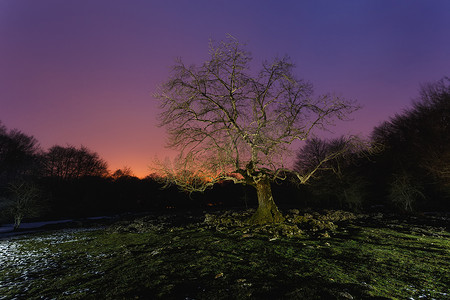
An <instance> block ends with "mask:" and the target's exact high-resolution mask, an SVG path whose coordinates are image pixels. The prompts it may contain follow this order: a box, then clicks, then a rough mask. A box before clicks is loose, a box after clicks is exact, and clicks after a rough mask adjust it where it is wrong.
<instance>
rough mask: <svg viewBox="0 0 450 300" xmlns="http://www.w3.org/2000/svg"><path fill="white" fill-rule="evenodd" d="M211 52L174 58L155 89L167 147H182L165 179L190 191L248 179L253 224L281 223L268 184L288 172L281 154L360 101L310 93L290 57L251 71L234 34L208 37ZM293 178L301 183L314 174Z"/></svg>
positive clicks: (276, 59) (248, 55)
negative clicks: (216, 39)
mask: <svg viewBox="0 0 450 300" xmlns="http://www.w3.org/2000/svg"><path fill="white" fill-rule="evenodd" d="M210 55H211V58H210V59H209V60H208V61H207V62H205V63H204V64H203V65H201V66H199V67H196V66H187V65H185V64H184V63H183V62H182V61H181V60H178V61H177V63H176V65H175V66H174V67H173V73H172V76H171V77H170V78H169V80H168V81H167V82H166V83H165V84H164V85H162V87H161V88H160V90H159V91H158V93H157V94H156V97H157V98H159V99H160V101H161V109H162V113H161V114H160V121H161V122H160V124H161V126H165V127H167V129H168V133H169V136H170V141H169V144H168V146H169V147H172V148H175V149H178V150H180V153H181V154H180V158H179V160H178V163H177V164H176V166H175V168H172V169H170V168H168V169H166V171H167V176H166V177H165V178H166V179H167V180H172V181H174V182H176V183H177V184H179V185H181V186H182V187H183V188H185V189H188V190H203V189H204V188H206V187H208V186H212V185H213V184H214V183H216V182H218V181H221V180H233V181H234V182H235V183H237V182H240V183H245V184H249V185H251V186H254V187H255V188H256V191H257V195H258V203H259V206H258V209H257V211H256V213H255V215H254V216H253V217H252V218H251V220H250V222H251V223H272V222H281V221H283V216H282V215H281V213H280V212H279V210H278V208H277V206H276V205H275V202H274V200H273V197H272V192H271V186H270V182H271V181H273V180H276V179H279V178H280V179H283V178H285V176H286V172H288V170H287V169H286V168H285V167H284V164H283V155H284V154H286V151H289V146H290V145H291V144H292V143H293V142H294V141H295V140H305V139H306V138H308V136H310V135H311V133H312V131H313V129H315V128H319V129H326V128H327V127H328V126H330V125H332V124H333V121H334V120H335V119H336V118H337V119H346V117H347V115H348V114H349V113H351V112H353V111H354V110H356V109H358V106H357V105H355V103H354V102H352V101H347V100H344V99H341V98H339V97H335V96H332V95H323V96H319V97H314V96H313V88H312V85H311V84H310V83H308V82H305V81H303V80H299V79H297V78H295V76H294V73H293V68H294V65H293V64H292V63H291V62H290V60H289V58H287V57H284V58H275V59H273V60H272V61H266V62H264V63H263V64H262V68H261V70H260V71H259V72H258V73H257V74H252V73H251V72H250V61H251V55H250V53H249V52H247V51H246V50H245V49H244V47H243V45H241V44H240V43H239V42H238V41H237V40H236V39H235V38H233V37H231V36H229V37H228V39H227V40H226V41H223V42H220V43H218V44H214V43H210ZM174 169H175V171H173V170H174ZM186 171H188V172H186ZM180 174H182V175H183V176H178V175H180ZM189 174H190V175H189ZM186 175H188V176H186ZM296 176H297V178H298V179H299V180H300V182H302V183H305V182H306V181H307V180H308V179H309V177H310V176H311V175H310V174H306V175H304V174H299V173H296ZM199 179H202V180H199Z"/></svg>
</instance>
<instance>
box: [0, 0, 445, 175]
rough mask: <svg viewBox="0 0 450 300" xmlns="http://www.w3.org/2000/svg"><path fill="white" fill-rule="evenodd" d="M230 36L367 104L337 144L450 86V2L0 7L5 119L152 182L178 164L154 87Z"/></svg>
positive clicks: (25, 0)
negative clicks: (431, 85)
mask: <svg viewBox="0 0 450 300" xmlns="http://www.w3.org/2000/svg"><path fill="white" fill-rule="evenodd" d="M228 33H229V34H232V35H233V36H235V37H236V38H238V39H239V40H240V41H241V42H245V43H247V45H248V49H249V50H250V51H251V52H252V53H253V56H254V61H255V62H260V61H261V60H263V59H268V58H272V57H274V56H277V55H278V56H283V55H285V54H287V55H289V56H290V57H291V58H292V60H293V61H294V62H295V63H296V66H297V69H296V73H297V75H298V77H299V78H304V79H307V80H309V81H311V82H312V83H313V84H314V86H315V88H316V91H317V93H323V92H334V93H336V94H338V95H342V96H345V97H347V98H350V99H356V100H358V102H359V103H360V104H361V105H363V107H364V108H363V109H362V110H360V111H359V112H358V113H356V114H355V115H354V116H353V118H354V121H352V122H348V123H345V124H344V125H342V126H338V127H336V129H335V132H336V134H348V133H353V134H358V133H360V134H363V135H368V134H369V133H370V132H371V130H372V128H373V127H374V126H376V125H378V124H380V122H382V121H384V120H387V119H388V118H389V117H390V116H392V115H393V114H395V113H396V112H401V111H402V110H403V109H405V108H407V107H408V106H409V105H410V103H411V100H412V99H413V98H415V97H417V94H418V89H419V87H420V85H421V84H423V83H426V82H430V81H436V80H439V79H441V78H442V77H443V76H450V1H448V0H442V1H439V0H431V1H430V0H423V1H414V0H405V1H400V0H395V1H394V0H392V1H383V0H372V1H364V0H355V1H349V0H345V1H344V0H342V1H334V0H333V1H331V0H330V1H321V0H311V1H299V0H295V1H263V0H255V1H250V0H248V1H246V0H236V1H235V0H225V1H212V0H205V1H197V0H189V1H187V0H186V1H168V0H165V1H164V0H161V1H151V0H148V1H139V0H134V1H130V0H123V1H116V0H64V1H61V0H38V1H36V0H0V120H1V121H2V122H3V124H4V125H6V126H7V127H8V128H10V129H12V128H17V129H20V130H22V131H23V132H25V133H27V134H30V135H33V136H35V137H36V138H37V139H38V140H39V142H40V143H41V146H42V148H43V149H47V148H48V147H50V146H52V145H55V144H59V145H67V144H70V145H75V146H79V145H81V144H82V145H85V146H87V147H88V148H90V149H91V150H94V151H96V152H98V153H99V154H100V156H101V157H102V158H104V159H105V160H107V161H108V163H109V166H110V169H111V170H115V169H117V168H120V167H123V166H129V167H131V168H132V169H133V171H134V173H135V174H136V175H138V176H144V175H146V174H149V173H150V170H149V165H151V164H152V161H153V159H154V158H155V156H158V157H159V158H160V159H164V157H166V156H169V157H170V156H172V155H173V152H171V151H170V150H167V149H165V148H164V145H165V141H166V138H167V136H166V134H165V130H164V129H163V128H157V127H156V124H157V118H156V116H157V113H158V109H157V107H158V104H157V102H156V101H155V100H154V99H153V97H152V94H153V93H154V92H155V90H156V87H157V86H158V85H159V84H161V83H162V82H164V81H165V80H166V79H167V78H168V76H169V71H170V67H171V66H172V65H173V64H174V60H175V59H176V58H177V57H181V58H182V59H183V60H184V61H185V62H186V63H189V64H190V63H196V64H201V63H202V62H204V61H205V60H206V59H207V58H208V41H209V39H210V38H213V39H215V40H222V39H225V37H226V34H228Z"/></svg>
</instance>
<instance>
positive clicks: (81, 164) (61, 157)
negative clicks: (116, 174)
mask: <svg viewBox="0 0 450 300" xmlns="http://www.w3.org/2000/svg"><path fill="white" fill-rule="evenodd" d="M44 159H45V171H46V175H47V176H50V177H56V178H60V179H75V178H81V177H84V176H106V175H107V174H108V164H107V163H106V161H104V160H103V159H101V158H100V156H99V155H98V154H97V153H96V152H92V151H90V150H89V149H88V148H86V147H84V146H81V147H80V148H79V149H77V148H76V147H74V146H67V147H62V146H58V145H55V146H53V147H51V148H50V149H49V150H48V152H47V153H46V154H45V156H44Z"/></svg>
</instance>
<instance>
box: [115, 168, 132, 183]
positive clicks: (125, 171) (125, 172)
mask: <svg viewBox="0 0 450 300" xmlns="http://www.w3.org/2000/svg"><path fill="white" fill-rule="evenodd" d="M133 176H134V173H133V170H131V168H130V167H128V166H125V167H123V168H121V169H117V170H115V171H114V172H113V173H112V174H111V178H112V179H114V180H117V179H119V178H122V177H133Z"/></svg>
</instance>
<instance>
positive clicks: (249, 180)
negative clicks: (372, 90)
mask: <svg viewBox="0 0 450 300" xmlns="http://www.w3.org/2000/svg"><path fill="white" fill-rule="evenodd" d="M210 55H211V58H210V60H209V61H207V62H205V63H204V64H203V65H201V66H199V67H196V66H194V65H189V66H188V65H185V64H184V63H183V62H182V61H181V60H179V61H178V62H177V63H176V65H175V66H174V68H173V72H172V75H171V77H170V78H169V80H168V81H167V82H166V83H165V84H163V85H162V86H161V88H160V90H159V92H158V93H157V94H156V95H155V96H156V97H157V98H158V99H160V101H161V110H162V112H161V114H160V124H161V126H165V127H166V128H167V129H168V134H169V137H170V144H169V146H171V147H173V148H175V149H178V150H180V156H179V157H178V159H176V160H175V161H174V163H173V164H172V165H169V164H162V165H161V173H160V174H157V175H152V176H148V177H147V178H144V179H139V178H136V177H134V176H133V174H132V171H131V170H130V169H129V168H127V167H125V168H122V169H118V170H116V171H114V172H112V173H110V172H109V171H108V164H107V163H106V161H104V160H103V159H102V158H101V157H100V156H99V155H98V154H97V153H96V152H94V151H91V150H90V149H88V148H86V147H84V146H81V147H74V146H70V145H69V146H65V147H64V146H59V145H55V146H53V147H51V148H50V149H48V150H47V151H43V150H42V149H41V148H40V147H39V144H38V141H37V140H36V139H35V138H34V137H32V136H29V135H27V134H25V133H23V132H20V131H18V130H15V129H13V130H8V129H7V128H6V127H5V126H3V125H2V124H1V123H0V209H1V210H0V214H1V215H3V217H4V219H5V220H6V219H11V218H14V222H15V224H16V227H18V226H19V225H20V222H21V220H22V219H23V218H32V217H40V218H60V217H81V216H88V215H96V214H97V215H98V214H107V213H118V212H125V211H144V210H155V209H167V208H189V207H191V208H192V207H206V206H220V205H222V206H226V205H228V206H242V205H251V206H254V205H256V204H257V210H256V213H255V214H254V215H253V217H252V218H251V219H250V220H249V221H250V222H251V223H254V224H261V223H273V222H282V221H283V219H284V218H283V215H282V214H281V213H280V211H279V210H278V207H277V204H276V203H275V200H274V199H277V201H276V202H277V203H278V204H282V205H291V206H296V207H317V208H345V209H350V210H370V209H378V210H379V209H384V210H389V211H404V212H408V211H430V210H445V211H449V208H450V207H449V197H450V167H449V166H450V134H449V131H450V124H449V123H450V79H449V78H448V77H445V78H443V79H441V80H440V81H437V82H434V83H430V84H427V85H424V86H422V87H421V89H420V94H419V97H418V98H417V99H416V100H415V101H414V102H413V104H412V107H411V108H409V109H407V110H405V111H403V112H402V113H398V114H396V115H395V116H393V117H392V118H391V119H389V120H387V121H385V122H383V123H382V124H381V125H379V126H377V127H375V128H374V130H373V132H372V134H371V135H370V137H369V138H368V139H366V140H363V139H361V138H358V137H354V136H352V137H344V136H342V137H338V138H335V139H320V138H318V137H317V136H316V135H314V133H315V131H316V130H321V129H325V130H326V128H327V127H328V126H330V125H331V124H334V122H335V121H336V120H344V119H347V117H348V115H349V114H351V113H352V112H354V111H355V110H357V109H359V108H360V107H359V106H358V105H357V104H356V103H355V102H354V101H348V100H346V99H343V98H341V97H336V96H333V95H331V94H325V95H319V96H315V95H314V93H313V88H312V85H311V84H310V83H308V82H306V81H304V80H301V79H297V78H296V77H295V75H294V72H293V68H294V65H293V63H292V62H291V61H290V59H289V58H287V57H284V58H275V59H273V60H272V61H266V62H264V63H263V64H262V66H261V70H260V72H258V73H256V74H254V73H251V72H250V61H251V58H252V57H251V55H250V53H249V52H248V51H246V50H245V48H244V47H243V45H242V44H240V43H239V42H238V41H237V40H236V39H234V38H233V37H231V36H230V37H229V39H228V40H227V41H224V42H220V43H218V44H216V45H215V44H211V45H210ZM296 140H301V141H304V145H303V147H301V148H300V149H298V151H297V155H296V157H295V164H294V166H293V167H291V168H287V167H286V166H285V164H284V161H285V160H286V159H287V158H289V156H288V155H289V150H290V146H291V144H292V143H293V142H294V141H296ZM177 187H178V188H179V189H178V188H177ZM163 188H165V189H163ZM200 192H201V193H200Z"/></svg>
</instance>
